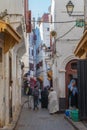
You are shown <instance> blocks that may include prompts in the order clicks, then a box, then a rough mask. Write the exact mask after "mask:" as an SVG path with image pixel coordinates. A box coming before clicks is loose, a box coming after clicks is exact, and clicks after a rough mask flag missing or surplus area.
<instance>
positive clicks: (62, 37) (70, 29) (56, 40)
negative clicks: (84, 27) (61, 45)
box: [55, 25, 76, 41]
mask: <svg viewBox="0 0 87 130" xmlns="http://www.w3.org/2000/svg"><path fill="white" fill-rule="evenodd" d="M75 26H76V25H74V26H73V27H72V28H70V29H69V30H68V31H67V32H66V33H65V34H63V35H62V36H60V37H58V38H57V39H55V41H58V40H59V39H60V38H63V37H64V36H66V35H67V34H68V33H70V32H71V31H72V30H73V29H74V28H75Z"/></svg>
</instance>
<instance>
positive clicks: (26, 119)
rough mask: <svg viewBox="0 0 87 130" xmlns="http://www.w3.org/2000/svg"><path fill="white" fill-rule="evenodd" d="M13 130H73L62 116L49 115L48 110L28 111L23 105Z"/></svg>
mask: <svg viewBox="0 0 87 130" xmlns="http://www.w3.org/2000/svg"><path fill="white" fill-rule="evenodd" d="M15 130H74V128H73V127H72V126H71V124H69V123H68V122H67V121H66V120H65V119H64V115H63V114H55V115H50V114H49V112H48V110H46V109H39V110H36V111H33V110H29V109H28V107H27V104H26V105H24V107H23V109H22V112H21V116H20V119H19V121H18V124H17V126H16V128H15Z"/></svg>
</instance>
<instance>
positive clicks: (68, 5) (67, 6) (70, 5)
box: [66, 1, 74, 16]
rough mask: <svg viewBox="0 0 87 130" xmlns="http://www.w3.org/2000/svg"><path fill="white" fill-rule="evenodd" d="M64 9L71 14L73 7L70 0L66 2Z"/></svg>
mask: <svg viewBox="0 0 87 130" xmlns="http://www.w3.org/2000/svg"><path fill="white" fill-rule="evenodd" d="M66 9H67V13H68V14H69V16H71V14H72V12H73V9H74V5H73V3H72V1H69V2H68V3H67V5H66Z"/></svg>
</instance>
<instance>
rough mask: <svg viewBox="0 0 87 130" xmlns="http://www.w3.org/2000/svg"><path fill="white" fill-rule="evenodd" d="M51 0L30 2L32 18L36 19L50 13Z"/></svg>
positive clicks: (33, 0) (32, 0)
mask: <svg viewBox="0 0 87 130" xmlns="http://www.w3.org/2000/svg"><path fill="white" fill-rule="evenodd" d="M50 1H51V0H29V10H31V11H32V15H33V16H32V17H35V18H36V19H37V18H38V17H41V16H42V15H43V14H44V13H48V7H49V6H50Z"/></svg>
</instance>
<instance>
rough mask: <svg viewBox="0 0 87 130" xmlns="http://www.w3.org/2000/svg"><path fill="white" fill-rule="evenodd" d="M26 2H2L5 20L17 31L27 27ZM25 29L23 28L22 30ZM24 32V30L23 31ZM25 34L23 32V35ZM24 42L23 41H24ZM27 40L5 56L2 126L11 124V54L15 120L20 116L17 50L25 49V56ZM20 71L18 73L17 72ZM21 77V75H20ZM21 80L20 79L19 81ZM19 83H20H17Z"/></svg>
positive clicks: (0, 91)
mask: <svg viewBox="0 0 87 130" xmlns="http://www.w3.org/2000/svg"><path fill="white" fill-rule="evenodd" d="M23 2H24V0H20V1H18V0H16V1H11V0H7V1H3V0H1V1H0V13H1V12H3V11H4V10H5V9H7V14H8V15H6V17H5V18H4V19H5V20H6V21H7V22H9V23H10V24H11V25H12V26H13V28H14V29H15V30H16V29H17V27H19V26H21V28H22V26H25V24H23V21H22V17H23V16H24V12H23V11H24V3H23ZM22 29H23V28H22ZM21 31H24V30H21ZM22 33H23V32H21V34H22ZM22 37H23V38H24V37H25V38H24V39H26V36H25V35H22ZM22 40H23V39H22ZM24 42H25V40H24V41H23V43H22V44H21V43H20V44H21V45H20V44H18V45H16V46H15V47H14V48H13V49H12V50H10V51H9V52H8V53H6V54H5V55H4V54H3V55H4V58H3V59H4V61H3V69H2V71H3V72H2V73H3V74H1V73H0V75H2V76H1V78H2V77H3V80H2V85H1V88H0V93H1V94H0V96H1V97H0V109H1V111H0V123H1V124H0V125H8V124H9V94H10V90H9V88H10V86H9V54H11V57H12V80H13V86H12V111H13V120H14V119H15V115H16V114H17V115H18V114H19V113H17V111H18V109H17V108H18V106H19V105H20V104H21V77H18V76H17V73H19V74H20V67H21V66H19V67H18V68H19V69H18V68H16V67H17V64H18V63H19V60H20V58H21V55H19V58H18V60H17V64H16V58H17V50H18V49H19V48H22V47H23V51H22V52H21V54H22V55H23V54H24V51H25V43H24ZM17 69H18V71H16V70H17ZM20 76H21V75H20ZM18 78H19V79H18ZM17 81H19V83H17Z"/></svg>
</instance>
